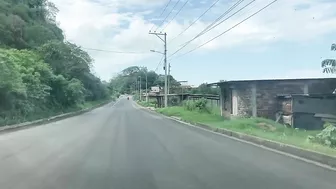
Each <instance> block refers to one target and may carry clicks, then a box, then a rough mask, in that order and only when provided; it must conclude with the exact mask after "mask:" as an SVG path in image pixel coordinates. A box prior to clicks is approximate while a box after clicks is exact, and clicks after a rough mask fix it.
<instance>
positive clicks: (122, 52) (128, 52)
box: [81, 47, 148, 54]
mask: <svg viewBox="0 0 336 189" xmlns="http://www.w3.org/2000/svg"><path fill="white" fill-rule="evenodd" d="M81 48H82V49H86V50H91V51H100V52H109V53H119V54H147V53H148V52H132V51H114V50H103V49H94V48H85V47H81Z"/></svg>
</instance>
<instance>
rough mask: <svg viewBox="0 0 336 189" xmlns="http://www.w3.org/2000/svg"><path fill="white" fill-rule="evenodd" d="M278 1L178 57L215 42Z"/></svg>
mask: <svg viewBox="0 0 336 189" xmlns="http://www.w3.org/2000/svg"><path fill="white" fill-rule="evenodd" d="M277 1H278V0H274V1H272V2H270V3H268V4H267V5H266V6H264V7H263V8H261V9H259V10H258V11H257V12H255V13H253V14H251V15H250V16H248V17H247V18H245V19H244V20H242V21H240V22H238V23H237V24H235V25H234V26H232V27H231V28H229V29H227V30H225V31H224V32H222V33H221V34H219V35H217V36H216V37H214V38H212V39H210V40H209V41H207V42H205V43H203V44H202V45H199V46H198V47H196V48H194V49H192V50H190V51H188V52H186V53H184V54H182V55H180V56H178V57H181V56H184V55H186V54H189V53H191V52H193V51H195V50H197V49H199V48H201V47H203V46H204V45H206V44H208V43H210V42H212V41H213V40H215V39H217V38H219V37H221V36H222V35H224V34H225V33H227V32H229V31H230V30H232V29H234V28H235V27H237V26H239V25H240V24H242V23H243V22H245V21H247V20H249V19H250V18H252V17H253V16H255V15H257V14H258V13H260V12H261V11H263V10H265V9H266V8H268V7H269V6H271V5H272V4H273V3H275V2H277ZM176 58H177V57H176Z"/></svg>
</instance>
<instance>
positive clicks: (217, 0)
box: [170, 0, 220, 42]
mask: <svg viewBox="0 0 336 189" xmlns="http://www.w3.org/2000/svg"><path fill="white" fill-rule="evenodd" d="M219 1H220V0H216V1H215V2H214V3H213V4H212V5H211V6H210V7H209V8H208V9H207V10H205V11H204V12H203V13H202V14H201V15H200V16H199V17H198V18H197V19H196V20H194V21H193V22H192V23H191V24H190V25H189V26H188V27H187V28H186V29H184V30H183V31H182V32H181V33H179V34H178V35H177V36H176V37H174V38H173V39H172V40H171V41H170V42H172V41H174V40H175V39H176V38H178V37H179V36H181V35H182V34H183V33H184V32H186V31H187V30H188V29H189V28H190V27H191V26H193V25H194V24H195V23H196V22H197V21H198V20H200V19H201V18H202V17H203V16H204V15H205V14H206V13H207V12H209V10H210V9H212V8H213V7H214V6H215V5H216V4H217V3H218V2H219Z"/></svg>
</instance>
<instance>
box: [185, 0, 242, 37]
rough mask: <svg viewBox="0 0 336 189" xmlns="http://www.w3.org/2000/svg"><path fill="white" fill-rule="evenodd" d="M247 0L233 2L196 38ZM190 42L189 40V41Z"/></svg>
mask: <svg viewBox="0 0 336 189" xmlns="http://www.w3.org/2000/svg"><path fill="white" fill-rule="evenodd" d="M243 1H245V0H239V1H237V2H236V3H235V4H233V5H232V6H231V7H230V8H229V9H228V10H226V11H225V12H224V13H223V14H221V15H220V16H219V17H218V18H217V19H216V20H215V21H213V22H212V23H211V24H209V25H208V26H207V27H206V28H205V29H203V30H202V31H201V32H200V33H199V34H198V35H197V36H196V37H195V38H198V37H200V36H201V35H203V34H204V33H206V32H208V31H210V28H211V27H212V26H213V25H215V24H216V23H217V22H218V21H220V20H221V19H222V18H224V17H225V16H226V15H227V14H228V13H230V12H231V11H232V10H233V9H235V8H236V7H237V6H238V5H240V4H241V3H242V2H243ZM187 43H188V42H187Z"/></svg>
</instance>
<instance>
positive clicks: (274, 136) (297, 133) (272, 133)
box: [157, 107, 336, 157]
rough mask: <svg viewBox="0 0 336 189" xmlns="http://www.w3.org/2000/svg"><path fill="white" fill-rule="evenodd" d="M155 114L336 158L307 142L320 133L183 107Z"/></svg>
mask: <svg viewBox="0 0 336 189" xmlns="http://www.w3.org/2000/svg"><path fill="white" fill-rule="evenodd" d="M157 112H159V113H162V114H164V115H167V116H176V117H180V118H181V119H182V120H186V121H190V122H197V123H202V124H206V125H208V126H210V127H212V128H224V129H228V130H231V131H235V132H239V133H244V134H248V135H253V136H257V137H260V138H264V139H268V140H272V141H276V142H281V143H285V144H290V145H294V146H297V147H301V148H304V149H309V150H312V151H316V152H320V153H324V154H328V155H331V156H335V157H336V149H334V148H329V147H327V146H323V145H320V144H315V143H311V142H309V141H308V140H307V137H308V136H309V135H314V136H315V135H316V134H317V133H319V132H320V131H305V130H297V129H292V128H286V127H284V126H283V125H281V124H279V123H276V122H274V121H272V120H268V119H263V118H238V119H232V120H224V119H223V118H222V117H221V116H219V115H218V114H217V113H216V112H213V113H205V112H203V113H202V112H199V111H188V110H186V109H185V108H184V107H169V108H161V109H158V110H157Z"/></svg>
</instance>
